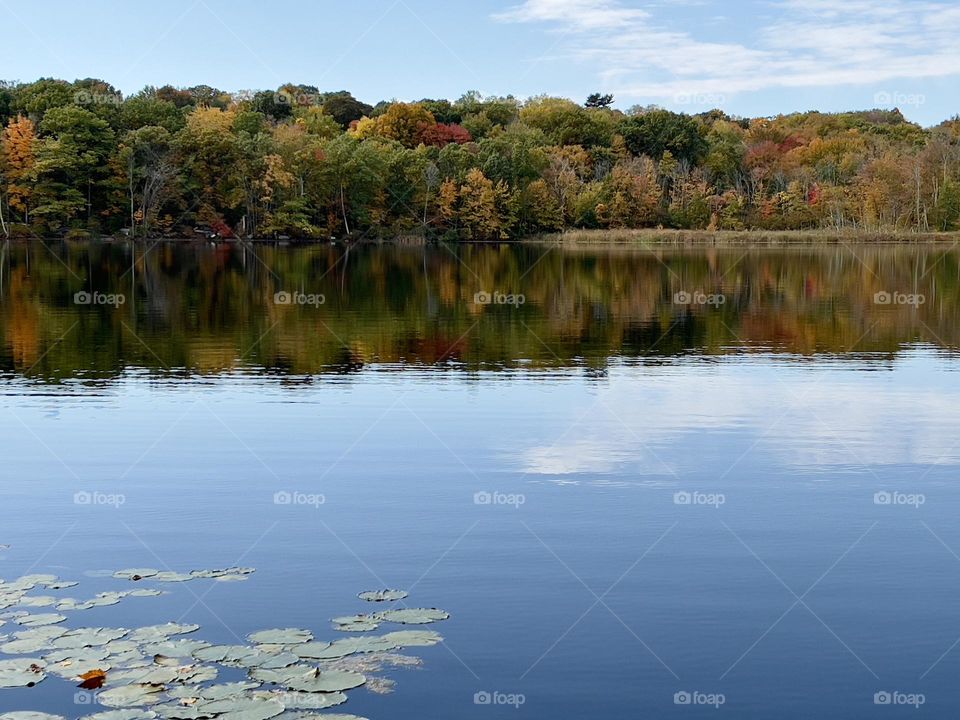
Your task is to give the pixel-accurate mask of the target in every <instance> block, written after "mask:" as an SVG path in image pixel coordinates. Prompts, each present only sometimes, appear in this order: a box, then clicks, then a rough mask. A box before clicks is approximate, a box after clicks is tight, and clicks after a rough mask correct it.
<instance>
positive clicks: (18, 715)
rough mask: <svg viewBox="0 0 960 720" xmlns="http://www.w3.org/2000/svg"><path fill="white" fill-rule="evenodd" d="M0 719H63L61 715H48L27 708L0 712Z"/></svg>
mask: <svg viewBox="0 0 960 720" xmlns="http://www.w3.org/2000/svg"><path fill="white" fill-rule="evenodd" d="M0 720H64V718H63V716H62V715H50V714H48V713H42V712H31V711H29V710H24V711H18V712H8V713H3V714H0Z"/></svg>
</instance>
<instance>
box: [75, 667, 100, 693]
mask: <svg viewBox="0 0 960 720" xmlns="http://www.w3.org/2000/svg"><path fill="white" fill-rule="evenodd" d="M77 679H78V680H82V681H83V682H81V683H80V684H79V685H77V687H80V688H83V689H84V690H99V689H100V688H102V687H103V683H104V682H105V681H106V679H107V673H105V672H104V671H103V670H91V671H90V672H85V673H84V674H83V675H80V676H79V677H78V678H77Z"/></svg>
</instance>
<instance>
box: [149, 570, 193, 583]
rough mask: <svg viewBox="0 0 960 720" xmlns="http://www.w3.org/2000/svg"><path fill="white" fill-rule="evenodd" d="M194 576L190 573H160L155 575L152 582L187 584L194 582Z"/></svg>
mask: <svg viewBox="0 0 960 720" xmlns="http://www.w3.org/2000/svg"><path fill="white" fill-rule="evenodd" d="M194 577H195V576H194V575H191V574H190V573H178V572H172V571H164V572H158V573H157V574H156V575H154V576H153V577H152V578H150V579H151V580H155V581H156V582H187V581H188V580H193V579H194Z"/></svg>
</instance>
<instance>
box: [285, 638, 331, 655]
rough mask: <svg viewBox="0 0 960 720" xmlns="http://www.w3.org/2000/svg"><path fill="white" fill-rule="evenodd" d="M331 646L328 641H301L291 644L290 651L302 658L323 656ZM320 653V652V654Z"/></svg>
mask: <svg viewBox="0 0 960 720" xmlns="http://www.w3.org/2000/svg"><path fill="white" fill-rule="evenodd" d="M329 647H330V643H328V642H320V641H316V642H308V643H301V644H299V645H291V646H290V652H292V653H293V654H294V655H296V656H297V657H302V658H319V657H323V652H324V651H326V649H327V648H329ZM318 653H319V654H318Z"/></svg>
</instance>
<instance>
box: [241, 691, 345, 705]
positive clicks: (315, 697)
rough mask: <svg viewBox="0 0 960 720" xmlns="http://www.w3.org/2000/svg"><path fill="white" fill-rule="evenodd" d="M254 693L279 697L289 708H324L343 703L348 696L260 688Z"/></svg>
mask: <svg viewBox="0 0 960 720" xmlns="http://www.w3.org/2000/svg"><path fill="white" fill-rule="evenodd" d="M252 695H253V696H254V697H260V698H266V699H270V698H278V699H279V700H280V701H281V702H282V703H283V705H284V707H286V708H287V709H288V710H323V709H325V708H330V707H336V706H337V705H343V703H345V702H346V701H347V696H346V695H344V694H343V693H342V692H331V693H305V692H290V691H272V690H259V691H257V692H254V693H252Z"/></svg>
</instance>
